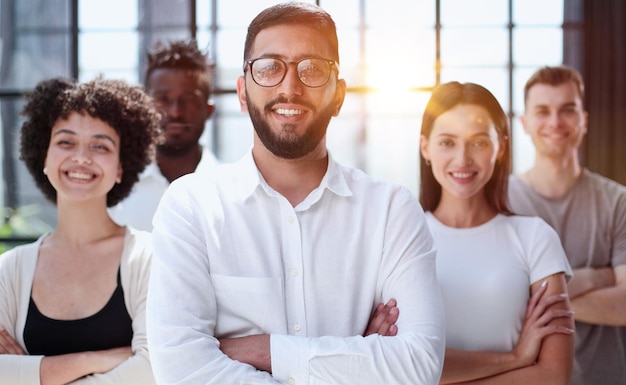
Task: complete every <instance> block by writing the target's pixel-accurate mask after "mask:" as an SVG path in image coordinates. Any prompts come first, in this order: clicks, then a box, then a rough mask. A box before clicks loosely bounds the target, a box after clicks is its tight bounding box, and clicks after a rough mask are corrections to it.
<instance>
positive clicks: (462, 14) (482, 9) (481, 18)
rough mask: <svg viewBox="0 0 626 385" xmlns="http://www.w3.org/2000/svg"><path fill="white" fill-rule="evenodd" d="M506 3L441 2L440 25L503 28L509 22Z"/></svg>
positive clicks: (501, 0) (484, 0)
mask: <svg viewBox="0 0 626 385" xmlns="http://www.w3.org/2000/svg"><path fill="white" fill-rule="evenodd" d="M508 3H509V2H508V1H505V0H481V1H468V0H441V24H442V25H443V26H444V27H450V26H469V25H480V26H487V25H494V26H505V25H507V24H508V22H509V7H508ZM537 9H541V8H537ZM468 41H472V40H468Z"/></svg>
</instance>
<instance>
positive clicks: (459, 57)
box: [441, 28, 509, 66]
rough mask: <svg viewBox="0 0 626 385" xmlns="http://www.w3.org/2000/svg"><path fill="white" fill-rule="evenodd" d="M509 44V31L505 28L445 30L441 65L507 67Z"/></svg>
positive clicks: (442, 39) (442, 34)
mask: <svg viewBox="0 0 626 385" xmlns="http://www.w3.org/2000/svg"><path fill="white" fill-rule="evenodd" d="M468 42H471V43H468ZM508 42H509V39H508V31H507V30H506V29H504V28H475V29H449V28H445V29H442V31H441V64H442V65H444V66H458V65H463V66H479V65H494V64H495V65H505V64H506V63H507V62H508V52H509V47H508V46H509V44H508Z"/></svg>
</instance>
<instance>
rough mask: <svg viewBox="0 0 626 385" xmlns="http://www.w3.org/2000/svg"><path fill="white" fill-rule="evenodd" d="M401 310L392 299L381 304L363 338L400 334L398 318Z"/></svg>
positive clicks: (377, 307)
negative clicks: (375, 335) (371, 335)
mask: <svg viewBox="0 0 626 385" xmlns="http://www.w3.org/2000/svg"><path fill="white" fill-rule="evenodd" d="M399 315H400V309H398V304H397V302H396V300H395V299H393V298H392V299H390V300H389V301H388V302H387V303H386V304H382V303H379V304H378V306H376V310H374V314H372V317H371V318H370V321H369V323H368V324H367V329H365V332H364V333H363V336H364V337H366V336H369V335H370V334H380V335H381V336H395V335H397V334H398V326H396V322H398V316H399Z"/></svg>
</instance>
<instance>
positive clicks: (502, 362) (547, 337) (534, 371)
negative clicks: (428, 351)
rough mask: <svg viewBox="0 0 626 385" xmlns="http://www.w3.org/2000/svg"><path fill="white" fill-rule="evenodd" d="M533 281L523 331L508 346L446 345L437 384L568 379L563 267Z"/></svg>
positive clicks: (569, 336) (569, 337)
mask: <svg viewBox="0 0 626 385" xmlns="http://www.w3.org/2000/svg"><path fill="white" fill-rule="evenodd" d="M547 282H548V283H547V285H544V286H542V285H541V282H538V283H535V284H534V285H532V288H531V290H532V296H531V298H530V300H529V304H528V307H527V311H526V316H525V320H524V324H523V327H522V332H521V334H520V338H519V340H518V343H517V345H516V347H515V348H514V349H513V351H511V352H494V351H461V350H454V349H446V356H445V360H444V367H443V375H442V380H441V382H440V383H441V384H502V383H507V384H546V385H547V384H550V385H552V384H568V383H569V378H570V375H571V368H572V360H573V348H574V336H573V332H574V330H573V320H572V314H571V311H570V310H569V304H568V297H567V295H563V294H566V293H567V288H566V284H565V278H564V276H563V274H562V273H560V274H555V275H553V276H551V277H549V278H548V280H547Z"/></svg>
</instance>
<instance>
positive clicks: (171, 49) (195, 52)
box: [144, 39, 215, 100]
mask: <svg viewBox="0 0 626 385" xmlns="http://www.w3.org/2000/svg"><path fill="white" fill-rule="evenodd" d="M147 59H148V66H147V67H146V73H145V78H144V84H145V86H146V88H149V84H148V82H149V79H150V75H152V73H153V72H154V71H155V70H157V69H160V68H167V69H175V70H189V71H199V72H200V73H201V74H202V80H203V89H202V92H203V93H204V95H205V96H206V98H207V100H208V99H209V98H210V97H211V93H212V90H213V75H214V71H215V65H214V64H213V62H212V61H211V60H209V58H208V56H207V54H206V53H205V52H202V51H200V49H199V48H198V44H197V42H196V41H195V40H193V39H190V40H174V41H169V42H164V41H157V42H156V43H155V45H154V46H153V47H152V49H150V51H149V52H148V55H147Z"/></svg>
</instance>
